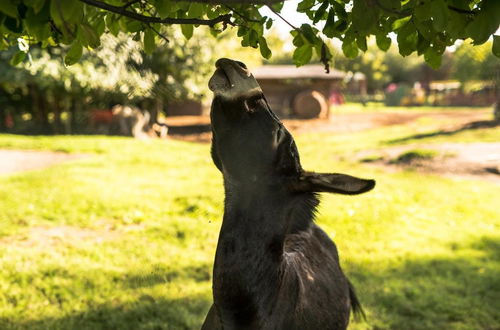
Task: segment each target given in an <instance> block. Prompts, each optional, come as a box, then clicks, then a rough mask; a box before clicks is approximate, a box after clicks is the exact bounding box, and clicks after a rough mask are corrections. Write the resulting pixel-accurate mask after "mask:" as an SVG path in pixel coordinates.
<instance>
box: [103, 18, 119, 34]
mask: <svg viewBox="0 0 500 330" xmlns="http://www.w3.org/2000/svg"><path fill="white" fill-rule="evenodd" d="M105 21H106V27H107V28H108V30H109V32H111V33H112V34H113V35H114V36H115V37H116V36H117V35H118V33H119V32H120V25H119V24H118V20H117V18H116V16H115V15H113V14H107V15H106V18H105Z"/></svg>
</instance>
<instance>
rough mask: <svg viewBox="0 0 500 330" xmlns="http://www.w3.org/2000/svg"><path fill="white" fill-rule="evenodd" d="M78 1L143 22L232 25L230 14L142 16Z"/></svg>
mask: <svg viewBox="0 0 500 330" xmlns="http://www.w3.org/2000/svg"><path fill="white" fill-rule="evenodd" d="M79 1H80V2H83V3H85V4H87V5H89V6H93V7H97V8H101V9H104V10H107V11H109V12H112V13H115V14H120V15H122V16H126V17H129V18H132V19H134V20H136V21H139V22H143V23H163V24H196V25H208V26H214V25H215V24H217V23H221V22H222V23H224V24H230V25H233V22H231V17H232V16H231V14H225V15H220V16H218V17H215V18H213V19H207V20H205V19H198V18H160V17H153V16H144V15H141V14H138V13H134V12H131V11H128V10H126V9H125V8H123V7H117V6H113V5H110V4H107V3H104V2H101V1H98V0H79Z"/></svg>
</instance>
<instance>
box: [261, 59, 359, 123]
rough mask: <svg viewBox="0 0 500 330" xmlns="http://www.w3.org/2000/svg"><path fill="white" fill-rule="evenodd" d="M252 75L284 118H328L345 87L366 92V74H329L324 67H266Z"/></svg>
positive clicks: (332, 71)
mask: <svg viewBox="0 0 500 330" xmlns="http://www.w3.org/2000/svg"><path fill="white" fill-rule="evenodd" d="M252 73H253V75H254V77H255V78H256V79H257V81H258V82H259V84H260V86H261V87H262V90H263V91H264V94H265V95H266V98H267V100H268V102H269V105H270V106H271V108H272V109H273V111H275V112H276V113H277V114H278V115H279V116H280V117H282V118H290V117H293V118H303V119H306V118H328V116H329V109H330V106H331V105H332V103H333V102H335V96H336V95H342V92H343V91H344V90H345V88H346V84H347V87H348V88H350V89H354V93H361V94H362V93H363V92H365V91H366V87H365V86H366V83H365V76H364V75H363V74H360V73H356V74H354V75H353V74H352V73H350V74H349V73H346V72H343V71H338V70H333V69H331V70H330V72H329V73H326V72H325V68H324V66H323V65H304V66H301V67H298V68H297V67H295V66H294V65H264V66H261V67H258V68H255V69H253V70H252ZM346 81H347V82H346Z"/></svg>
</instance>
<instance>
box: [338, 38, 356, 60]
mask: <svg viewBox="0 0 500 330" xmlns="http://www.w3.org/2000/svg"><path fill="white" fill-rule="evenodd" d="M342 52H343V53H344V55H345V57H347V58H355V57H356V56H358V47H357V46H356V43H355V42H354V41H345V40H344V42H343V43H342Z"/></svg>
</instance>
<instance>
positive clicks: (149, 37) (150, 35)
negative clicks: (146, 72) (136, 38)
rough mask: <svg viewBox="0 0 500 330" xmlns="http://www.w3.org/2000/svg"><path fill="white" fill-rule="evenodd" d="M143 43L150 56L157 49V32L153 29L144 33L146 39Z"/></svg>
mask: <svg viewBox="0 0 500 330" xmlns="http://www.w3.org/2000/svg"><path fill="white" fill-rule="evenodd" d="M142 43H143V44H144V52H145V53H146V54H148V55H151V54H152V53H153V51H154V50H155V49H156V45H155V32H154V31H153V30H151V29H147V30H146V31H144V38H143V40H142Z"/></svg>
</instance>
